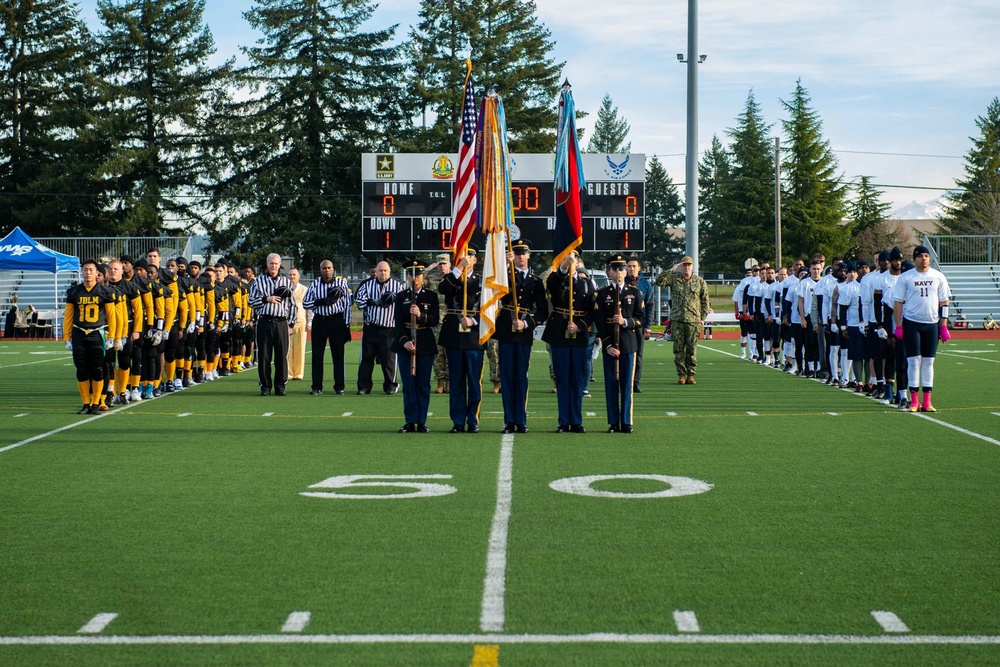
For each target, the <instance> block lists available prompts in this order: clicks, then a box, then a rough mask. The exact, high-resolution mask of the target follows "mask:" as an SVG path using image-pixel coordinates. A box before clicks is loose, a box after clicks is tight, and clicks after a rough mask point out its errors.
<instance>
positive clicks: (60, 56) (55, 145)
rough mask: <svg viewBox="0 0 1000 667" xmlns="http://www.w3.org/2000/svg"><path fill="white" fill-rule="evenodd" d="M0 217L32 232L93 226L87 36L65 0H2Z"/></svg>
mask: <svg viewBox="0 0 1000 667" xmlns="http://www.w3.org/2000/svg"><path fill="white" fill-rule="evenodd" d="M0 28H2V30H0V53H2V57H0V192H2V193H5V194H4V195H3V196H0V220H3V221H4V222H3V225H2V227H3V231H7V230H8V229H9V228H12V227H13V226H15V225H18V226H20V227H22V228H23V229H24V230H25V231H26V232H28V233H29V234H31V235H33V236H63V235H76V234H82V233H88V232H90V233H92V232H94V231H97V229H98V228H99V225H100V216H101V207H102V204H103V200H102V198H101V197H100V196H99V185H98V183H97V182H96V181H95V180H94V179H93V178H92V171H93V166H94V162H95V160H96V157H95V154H94V153H93V149H94V147H95V145H96V143H97V142H96V137H95V134H94V132H93V131H92V126H91V120H92V113H91V112H92V108H93V106H92V105H93V103H94V100H93V97H92V92H93V86H92V85H91V80H90V77H89V76H88V63H89V61H90V58H91V56H92V52H93V48H92V42H91V39H92V38H91V36H90V34H89V32H88V31H87V29H86V27H85V26H84V24H83V22H82V21H81V20H80V18H79V16H78V9H77V7H76V6H75V5H74V4H72V3H70V2H67V1H66V0H34V1H31V0H12V1H9V2H3V3H0Z"/></svg>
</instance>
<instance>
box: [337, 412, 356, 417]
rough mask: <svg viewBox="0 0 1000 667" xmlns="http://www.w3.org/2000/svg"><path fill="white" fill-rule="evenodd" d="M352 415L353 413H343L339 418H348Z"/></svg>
mask: <svg viewBox="0 0 1000 667" xmlns="http://www.w3.org/2000/svg"><path fill="white" fill-rule="evenodd" d="M353 414H354V413H353V412H345V413H344V414H342V415H340V416H341V417H350V416H351V415H353Z"/></svg>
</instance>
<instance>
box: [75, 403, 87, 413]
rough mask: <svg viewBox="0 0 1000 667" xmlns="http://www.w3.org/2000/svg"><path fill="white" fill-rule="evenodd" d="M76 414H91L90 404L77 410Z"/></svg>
mask: <svg viewBox="0 0 1000 667" xmlns="http://www.w3.org/2000/svg"><path fill="white" fill-rule="evenodd" d="M76 414H78V415H89V414H90V406H89V405H85V406H83V407H82V408H80V409H79V410H77V411H76Z"/></svg>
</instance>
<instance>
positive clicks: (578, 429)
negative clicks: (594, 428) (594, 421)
mask: <svg viewBox="0 0 1000 667" xmlns="http://www.w3.org/2000/svg"><path fill="white" fill-rule="evenodd" d="M569 430H570V431H572V432H573V433H586V432H587V429H585V428H584V427H583V424H570V427H569Z"/></svg>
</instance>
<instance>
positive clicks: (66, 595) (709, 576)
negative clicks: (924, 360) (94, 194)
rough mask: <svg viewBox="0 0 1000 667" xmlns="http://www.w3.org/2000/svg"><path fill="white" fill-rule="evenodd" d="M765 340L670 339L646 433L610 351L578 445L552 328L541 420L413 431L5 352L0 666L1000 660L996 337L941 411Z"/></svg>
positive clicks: (955, 358) (650, 391) (396, 411)
mask: <svg viewBox="0 0 1000 667" xmlns="http://www.w3.org/2000/svg"><path fill="white" fill-rule="evenodd" d="M356 352H357V350H356V348H355V349H351V348H349V350H348V356H349V357H352V356H354V355H355V354H356ZM735 352H738V344H736V343H733V342H728V341H721V340H715V341H704V343H703V345H702V348H701V349H700V352H699V361H700V365H699V370H700V372H699V375H698V378H699V384H698V385H697V386H694V387H689V386H677V385H676V384H674V382H675V379H676V378H675V375H674V373H673V362H672V353H671V348H670V344H669V343H649V344H647V348H646V370H645V377H644V379H643V383H642V384H643V388H644V390H645V391H644V393H643V394H641V395H637V396H636V409H635V419H634V423H635V426H636V433H635V434H632V435H625V434H607V433H605V432H604V431H605V429H606V427H607V425H606V419H605V418H604V414H605V408H604V392H603V384H602V383H601V381H600V370H599V368H598V369H597V375H598V382H597V383H594V384H592V385H591V387H590V388H591V392H592V393H593V395H594V397H593V398H588V399H585V400H584V410H585V414H589V413H594V415H593V416H587V417H585V420H584V423H585V425H586V426H587V427H588V429H589V432H588V433H587V434H583V435H579V434H569V433H568V434H555V433H553V432H552V431H553V430H554V428H555V426H556V416H555V415H556V407H555V396H554V395H553V394H550V393H549V389H550V388H551V383H550V382H549V379H548V376H547V372H546V363H547V358H546V356H545V352H544V346H540V345H536V347H535V356H534V358H533V360H534V362H535V363H534V365H533V368H532V378H531V381H532V387H533V393H532V395H531V398H530V401H529V406H528V409H529V426H530V427H531V429H532V430H531V432H530V433H528V434H525V435H517V436H501V435H500V434H499V430H500V428H501V427H502V412H501V411H502V406H501V400H500V397H499V396H495V395H493V394H486V396H485V398H484V402H483V408H482V427H483V430H482V432H481V433H479V434H454V435H452V434H448V433H447V430H448V428H450V425H451V422H450V420H449V419H448V416H447V415H448V401H447V399H448V397H447V396H441V395H433V396H432V399H431V412H432V413H433V416H432V417H431V418H430V419H429V422H428V424H429V426H430V427H431V431H432V432H431V433H430V434H426V435H422V434H405V435H400V434H397V433H396V429H397V428H398V427H399V426H400V425H401V424H402V422H403V418H402V399H401V396H399V395H396V396H385V395H384V394H381V393H379V394H375V395H371V396H354V395H352V392H349V395H346V396H335V395H333V393H332V392H329V393H325V394H323V395H322V396H309V395H308V391H309V382H308V380H307V381H306V382H304V383H303V382H295V383H290V384H289V395H288V396H287V397H284V398H281V397H269V398H262V397H260V396H258V395H257V393H258V392H257V391H256V372H255V371H250V372H244V373H241V374H239V375H235V376H231V377H229V378H222V379H220V380H218V381H216V382H213V383H207V384H203V385H200V386H197V387H193V388H191V389H188V390H185V391H183V392H179V393H175V394H167V395H164V396H163V397H161V398H159V399H156V400H153V401H146V402H143V403H141V404H133V405H130V406H128V407H125V408H116V409H114V410H113V411H112V412H110V413H106V414H104V415H101V416H77V415H76V414H74V413H75V411H76V410H77V409H78V408H79V405H78V404H77V402H78V400H79V395H78V392H77V389H76V384H75V377H74V370H73V368H72V365H71V361H70V358H69V354H68V353H67V352H66V351H65V350H64V349H63V348H62V346H61V345H60V344H58V343H31V342H24V343H9V344H4V343H2V342H0V665H45V664H51V665H70V664H72V665H111V664H114V665H120V664H125V665H318V664H335V665H455V666H462V667H468V666H470V665H476V666H477V667H487V666H489V665H501V666H504V667H515V666H521V665H532V666H534V665H593V666H606V665H667V664H684V665H759V664H787V665H803V664H809V665H871V664H879V665H883V664H889V665H926V664H956V665H987V664H1000V541H998V535H1000V346H998V344H997V342H994V341H966V342H960V343H953V344H949V345H948V346H946V347H943V348H942V349H941V355H940V356H939V358H938V361H937V366H936V373H937V376H936V381H935V389H936V391H935V399H934V404H935V405H936V407H937V408H938V410H939V412H938V413H936V414H933V415H922V414H916V415H915V414H908V413H902V412H899V411H898V410H895V409H890V408H889V407H887V406H884V405H882V404H880V403H877V402H875V401H872V400H870V399H866V398H864V397H861V396H856V395H854V394H852V393H848V392H846V391H841V390H837V389H832V388H829V387H827V386H825V385H821V384H820V383H818V382H814V381H811V380H807V379H804V378H796V377H792V376H789V375H786V374H783V373H780V372H778V371H775V370H772V369H767V368H763V367H760V366H755V365H751V364H749V363H747V362H745V361H739V360H737V359H736V358H734V353H735ZM352 371H353V369H352ZM329 372H330V371H328V373H329ZM377 372H378V371H376V373H377ZM348 380H349V384H348V389H349V390H350V389H351V387H352V383H351V381H350V380H351V372H349V374H348ZM376 384H377V383H376ZM352 476H355V477H352ZM356 476H361V477H356ZM390 476H403V477H402V478H400V477H390ZM616 476H617V477H616ZM652 476H656V477H652ZM595 477H596V479H594V478H595ZM663 477H666V478H669V479H667V480H666V481H664V480H663V479H662V478H663ZM580 478H583V479H580ZM554 483H555V484H554ZM391 484H398V485H401V486H391ZM553 484H554V486H553ZM554 487H555V488H554ZM304 494H315V495H304ZM393 494H395V495H397V496H398V497H392V495H393ZM352 495H356V496H368V497H360V498H352V497H350V496H352ZM371 496H374V497H371ZM873 612H884V613H873ZM111 615H114V616H111ZM496 647H498V649H497V648H496Z"/></svg>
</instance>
